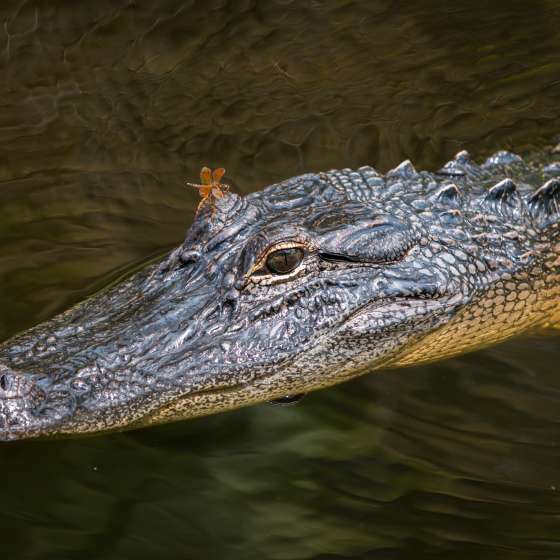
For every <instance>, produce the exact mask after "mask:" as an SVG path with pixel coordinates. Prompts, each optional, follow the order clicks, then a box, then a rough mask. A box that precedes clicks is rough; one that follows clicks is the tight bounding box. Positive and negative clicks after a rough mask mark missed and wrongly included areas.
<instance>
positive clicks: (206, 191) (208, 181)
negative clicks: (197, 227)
mask: <svg viewBox="0 0 560 560" xmlns="http://www.w3.org/2000/svg"><path fill="white" fill-rule="evenodd" d="M225 172H226V170H225V169H224V168H223V167H218V169H214V171H212V170H211V169H210V168H209V167H203V168H202V169H201V171H200V185H197V184H195V183H187V185H189V186H191V187H195V188H197V189H198V192H199V193H200V196H201V197H202V200H201V201H200V203H199V205H198V208H197V209H196V211H197V212H198V210H199V209H200V207H201V206H202V205H203V204H205V203H206V202H209V203H210V204H212V210H214V203H215V202H216V200H217V199H218V198H222V197H223V196H224V194H225V193H227V192H228V190H229V185H225V184H223V183H220V181H221V179H222V177H223V176H224V175H225Z"/></svg>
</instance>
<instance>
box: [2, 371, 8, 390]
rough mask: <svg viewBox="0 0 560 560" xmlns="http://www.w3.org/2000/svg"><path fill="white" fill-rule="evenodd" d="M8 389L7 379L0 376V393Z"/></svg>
mask: <svg viewBox="0 0 560 560" xmlns="http://www.w3.org/2000/svg"><path fill="white" fill-rule="evenodd" d="M7 388H8V379H7V378H6V376H5V375H0V389H2V391H6V390H7Z"/></svg>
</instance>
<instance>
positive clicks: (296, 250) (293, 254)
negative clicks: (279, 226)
mask: <svg viewBox="0 0 560 560" xmlns="http://www.w3.org/2000/svg"><path fill="white" fill-rule="evenodd" d="M304 256H305V253H304V251H303V249H302V248H301V247H284V248H282V249H277V250H276V251H272V252H271V253H269V254H268V256H267V257H266V267H267V268H268V270H270V272H272V273H273V274H288V273H290V272H292V271H293V270H295V269H296V268H297V267H298V266H299V265H300V264H301V262H302V261H303V257H304Z"/></svg>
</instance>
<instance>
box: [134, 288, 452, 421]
mask: <svg viewBox="0 0 560 560" xmlns="http://www.w3.org/2000/svg"><path fill="white" fill-rule="evenodd" d="M456 299H459V298H458V296H457V295H443V296H439V297H437V296H435V297H426V298H421V297H398V298H388V299H386V300H383V301H381V302H376V303H375V304H373V305H372V304H367V305H364V306H362V307H360V308H358V309H356V310H354V311H353V312H352V313H350V314H349V315H348V317H347V318H346V319H345V321H344V323H343V324H342V325H340V327H339V329H337V331H335V333H334V335H336V332H339V331H340V329H342V328H343V327H344V325H345V324H347V323H348V322H349V321H351V320H353V319H355V318H357V317H359V316H360V315H361V314H363V313H366V312H370V311H377V310H379V309H382V308H383V307H386V306H388V305H391V304H398V303H404V302H411V303H412V304H423V305H424V306H425V310H424V314H423V315H424V316H426V315H429V314H434V316H435V314H436V313H437V311H440V310H445V311H447V310H448V307H446V306H445V303H446V302H449V303H451V304H454V303H455V301H454V300H456ZM430 303H431V304H432V305H430ZM416 318H418V317H417V316H416ZM402 326H403V324H401V325H398V324H397V325H395V326H394V327H392V328H391V330H390V332H389V333H388V336H389V335H394V333H395V332H397V331H399V330H407V329H403V328H402ZM399 327H400V328H399ZM331 336H333V332H329V331H327V329H325V332H324V333H322V334H321V335H319V336H317V337H314V338H313V339H312V340H309V341H308V342H307V344H305V345H303V346H300V347H299V348H298V353H297V354H295V355H292V356H288V357H286V358H284V359H283V360H281V361H280V362H278V363H277V364H275V367H274V369H275V371H274V372H271V373H269V374H266V375H263V376H259V377H256V378H254V379H252V380H249V381H245V382H242V383H235V384H233V385H229V384H223V385H220V386H215V387H210V388H207V389H200V390H197V391H194V392H191V393H187V394H183V395H181V396H178V397H177V398H176V399H174V400H172V401H171V402H169V403H168V404H166V405H164V406H163V407H161V408H159V409H156V410H155V411H154V412H152V413H150V414H148V415H146V416H144V417H143V418H141V419H139V420H137V421H136V422H134V426H141V425H144V426H145V425H148V424H150V423H152V422H151V421H150V420H151V419H152V418H154V417H155V418H158V417H165V416H166V415H167V414H169V418H168V419H162V420H160V421H159V422H165V421H171V420H173V419H174V418H173V410H174V409H175V408H178V407H179V406H180V409H181V410H182V411H186V410H191V409H196V406H193V404H194V403H196V401H197V400H199V399H202V400H204V399H208V400H209V401H212V400H213V399H216V400H220V401H223V399H224V398H226V399H227V398H228V397H229V398H230V399H231V400H233V399H234V398H235V397H236V396H239V399H238V404H237V406H232V407H228V409H233V408H239V407H241V406H243V405H246V404H255V403H258V402H265V401H268V400H272V399H275V398H279V397H281V396H283V395H285V394H287V393H293V392H294V391H296V392H306V390H311V389H315V388H317V387H315V386H313V387H305V386H304V385H302V386H301V387H299V386H297V387H294V386H290V387H286V388H285V389H282V390H277V391H274V392H272V393H270V394H269V395H266V397H265V398H262V395H260V394H259V393H258V390H257V391H256V392H255V393H254V394H253V398H247V397H248V396H250V393H251V389H256V385H257V384H260V383H264V384H268V383H270V382H271V381H273V380H274V379H275V378H281V376H282V374H283V373H284V372H285V370H286V368H287V367H289V365H290V363H291V362H293V361H294V359H296V358H297V356H299V355H301V354H305V353H308V352H310V351H311V350H313V349H314V348H317V347H319V346H320V345H321V343H322V342H323V341H324V340H325V339H326V338H328V337H331ZM393 359H394V356H393V355H390V356H387V357H386V358H384V359H382V360H380V362H379V363H376V367H378V366H380V367H383V365H385V364H387V363H389V362H391V360H393ZM269 365H270V364H267V363H264V362H262V363H258V364H252V365H251V367H255V368H257V369H260V368H261V367H264V366H269ZM368 367H370V366H368V365H367V364H365V365H363V367H359V368H356V370H353V371H351V372H348V373H346V374H343V375H339V376H337V377H336V378H335V381H332V382H330V383H327V382H326V383H325V384H322V385H320V386H321V387H323V386H324V387H326V386H328V385H333V384H336V383H341V382H343V381H346V380H349V379H352V378H353V377H356V375H358V373H359V372H361V371H367V369H368ZM221 373H223V371H222V372H221ZM234 376H235V370H233V369H232V377H234ZM205 408H206V407H205ZM212 412H213V411H212V410H211V409H208V410H206V412H204V413H203V414H193V415H189V414H188V413H187V414H182V415H181V414H179V413H177V414H176V416H177V418H179V417H182V418H188V417H189V416H191V417H194V416H198V415H200V416H203V415H207V414H212ZM153 423H158V421H156V422H153Z"/></svg>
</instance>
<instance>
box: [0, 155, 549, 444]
mask: <svg viewBox="0 0 560 560" xmlns="http://www.w3.org/2000/svg"><path fill="white" fill-rule="evenodd" d="M209 192H210V191H209ZM559 224H560V163H558V162H556V163H555V162H554V158H553V157H550V156H546V157H545V155H543V156H542V157H540V158H539V157H535V158H533V159H527V158H526V159H522V158H521V157H520V156H518V155H515V154H513V153H510V152H506V151H501V152H497V153H495V154H494V155H492V156H491V157H490V158H489V159H488V160H487V161H486V162H485V163H483V164H481V165H479V164H477V163H475V162H474V161H473V160H472V159H471V157H470V156H469V154H468V153H467V152H465V151H463V152H460V153H458V154H457V155H456V156H455V157H454V159H453V160H451V161H450V162H448V163H446V164H445V165H444V166H443V168H441V169H440V170H439V171H437V172H435V173H430V172H426V171H417V170H416V169H415V168H414V166H413V165H412V163H411V162H410V161H405V162H403V163H402V164H400V165H399V166H398V167H396V168H395V169H392V170H391V171H389V172H387V173H386V174H384V175H383V174H380V173H378V172H377V171H376V170H375V169H373V168H372V167H361V168H359V169H357V170H355V171H352V170H350V169H343V170H333V171H329V172H322V173H309V174H305V175H301V176H298V177H293V178H291V179H288V180H285V181H283V182H280V183H278V184H274V185H271V186H268V187H267V188H265V189H264V190H262V191H260V192H256V193H251V194H249V195H247V196H239V195H237V194H235V193H232V192H220V196H216V197H214V199H212V200H211V202H210V203H208V204H206V203H204V204H201V206H200V207H199V210H198V211H197V213H196V215H195V217H194V221H193V223H192V226H191V227H190V229H189V230H188V232H187V235H186V238H185V240H184V242H183V244H182V245H181V246H179V247H178V248H177V249H175V250H173V251H172V252H170V253H169V254H167V255H166V256H165V257H163V258H161V260H160V261H158V262H155V263H151V264H150V265H148V266H147V267H145V268H144V269H142V270H140V271H137V272H136V273H134V274H133V275H132V276H131V277H129V278H128V279H126V280H124V281H123V282H122V283H120V284H117V285H116V286H111V287H109V288H106V289H105V290H104V291H102V292H101V293H98V294H96V295H94V296H92V297H91V298H89V299H87V300H85V301H84V302H82V303H80V304H78V305H77V306H75V307H73V308H71V309H69V310H68V311H66V312H64V313H62V314H61V315H59V316H57V317H55V318H53V319H51V320H48V321H46V322H45V323H42V324H40V325H38V326H36V327H34V328H32V329H31V330H29V331H26V332H24V333H22V334H19V335H16V336H15V337H13V338H12V339H10V340H8V341H6V342H4V343H3V344H2V345H1V346H0V440H2V441H10V440H19V439H25V438H37V437H51V436H57V437H62V436H71V435H78V434H92V433H98V432H109V431H117V430H125V429H132V428H138V427H143V426H148V425H152V424H159V423H164V422H171V421H175V420H180V419H185V418H192V417H196V416H202V415H208V414H213V413H217V412H220V411H226V410H230V409H235V408H238V407H241V406H245V405H250V404H254V403H259V402H265V401H274V400H275V399H280V398H282V397H283V396H286V395H299V394H304V393H307V392H309V391H314V390H316V389H321V388H324V387H327V386H331V385H334V384H337V383H340V382H343V381H346V380H349V379H351V378H354V377H356V376H358V375H362V374H364V373H366V372H370V371H372V370H377V369H380V368H384V369H385V368H398V367H404V366H411V365H414V364H420V363H426V362H430V361H434V360H439V359H443V358H448V357H451V356H455V355H458V354H461V353H464V352H467V351H471V350H475V349H479V348H482V347H485V346H488V345H491V344H495V343H498V342H500V341H503V340H505V339H508V338H510V337H512V336H514V335H517V334H519V333H522V332H525V331H528V330H529V329H533V328H540V327H553V326H555V325H558V324H560V231H559Z"/></svg>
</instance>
